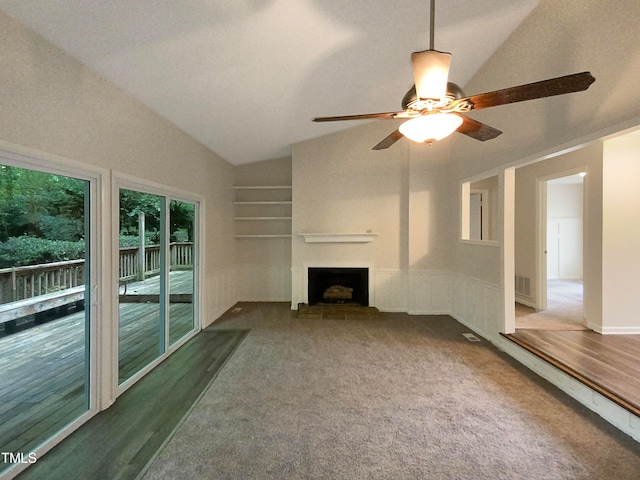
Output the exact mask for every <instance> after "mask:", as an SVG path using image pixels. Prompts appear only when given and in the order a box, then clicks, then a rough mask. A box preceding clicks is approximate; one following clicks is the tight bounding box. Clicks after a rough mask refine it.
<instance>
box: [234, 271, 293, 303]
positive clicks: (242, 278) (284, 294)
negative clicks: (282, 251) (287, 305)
mask: <svg viewBox="0 0 640 480" xmlns="http://www.w3.org/2000/svg"><path fill="white" fill-rule="evenodd" d="M236 268H237V271H238V283H237V289H238V298H239V299H240V300H246V301H251V302H288V301H289V300H290V299H291V269H290V268H289V267H288V266H278V265H259V264H248V265H240V266H238V267H236Z"/></svg>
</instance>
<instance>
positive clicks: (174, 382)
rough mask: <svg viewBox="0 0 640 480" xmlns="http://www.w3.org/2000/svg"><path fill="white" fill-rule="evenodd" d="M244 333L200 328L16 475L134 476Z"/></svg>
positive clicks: (51, 478)
mask: <svg viewBox="0 0 640 480" xmlns="http://www.w3.org/2000/svg"><path fill="white" fill-rule="evenodd" d="M247 333H248V330H240V329H233V330H223V329H216V330H203V331H202V332H200V333H199V334H198V335H196V336H195V337H194V338H192V339H191V340H189V341H188V342H187V343H186V344H185V345H183V346H182V347H180V349H179V350H178V351H176V352H175V353H174V354H173V355H171V356H170V357H169V358H167V359H166V360H165V361H164V362H162V363H161V364H160V365H159V366H158V367H156V368H155V369H154V370H153V371H152V372H150V373H149V374H147V375H146V376H145V377H144V378H143V379H142V380H140V381H139V382H138V383H136V384H135V385H134V386H133V387H131V388H130V389H129V390H127V391H126V392H125V393H124V394H122V395H121V396H120V397H119V398H118V400H117V401H116V403H115V404H114V405H113V406H111V407H110V408H109V409H107V410H105V411H103V412H100V413H99V414H97V415H96V416H95V417H93V418H91V419H90V420H89V421H88V422H87V423H85V424H84V425H82V426H81V427H80V428H79V429H78V430H77V431H75V432H74V433H73V434H71V435H70V436H69V437H67V438H66V439H65V440H63V441H62V442H61V443H60V444H59V445H57V446H56V447H55V448H53V449H52V450H51V451H50V452H48V453H47V454H46V455H45V456H43V457H42V458H39V459H38V461H37V462H36V463H35V464H33V465H32V466H31V467H29V468H28V469H27V470H26V471H24V472H23V473H21V474H20V475H19V476H18V477H17V478H19V479H20V480H28V479H31V480H36V479H47V480H57V479H59V480H72V479H79V480H80V479H82V480H86V479H94V478H95V479H98V478H104V479H110V478H117V479H120V480H126V479H135V478H136V477H137V476H138V475H139V474H140V473H141V472H142V470H143V469H144V467H145V466H146V465H147V463H148V462H149V460H150V459H151V458H152V457H153V455H154V454H155V453H156V452H157V451H158V449H159V448H160V447H161V445H162V444H163V443H164V441H165V440H166V439H167V438H168V436H169V435H170V434H171V432H172V431H173V430H174V429H175V428H176V426H177V425H178V423H179V422H180V420H181V419H182V418H183V417H184V416H185V415H186V414H187V413H188V411H189V409H190V408H191V406H192V405H193V404H194V403H195V401H196V400H197V399H198V397H199V396H200V394H201V393H202V392H203V391H204V390H205V389H206V387H207V386H208V385H209V384H210V383H211V381H212V380H213V379H214V378H215V376H216V374H217V372H218V371H219V370H220V368H221V367H222V366H223V365H224V363H225V362H226V360H227V358H229V356H230V355H231V354H232V353H233V352H234V351H235V349H236V348H237V346H238V345H239V344H240V343H241V342H242V340H243V339H244V337H245V336H246V335H247Z"/></svg>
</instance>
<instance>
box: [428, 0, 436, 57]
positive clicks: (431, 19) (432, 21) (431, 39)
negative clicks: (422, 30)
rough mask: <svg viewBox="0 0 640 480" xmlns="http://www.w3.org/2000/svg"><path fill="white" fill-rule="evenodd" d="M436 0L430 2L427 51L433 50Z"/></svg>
mask: <svg viewBox="0 0 640 480" xmlns="http://www.w3.org/2000/svg"><path fill="white" fill-rule="evenodd" d="M435 24H436V0H431V14H430V15H429V50H435V48H434V43H435V38H436V28H435Z"/></svg>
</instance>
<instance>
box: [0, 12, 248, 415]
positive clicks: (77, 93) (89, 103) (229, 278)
mask: <svg viewBox="0 0 640 480" xmlns="http://www.w3.org/2000/svg"><path fill="white" fill-rule="evenodd" d="M0 105H1V112H2V113H1V115H0V143H1V144H2V148H3V150H5V151H7V150H12V151H20V152H23V153H28V155H29V156H31V157H33V158H35V159H37V161H38V162H40V164H42V165H46V164H49V165H55V164H56V163H57V162H59V163H60V164H64V165H66V166H67V168H69V167H70V168H71V169H72V170H73V169H75V168H77V169H78V171H79V172H80V171H81V170H84V171H89V172H93V173H94V174H96V175H98V176H99V178H100V188H101V203H102V205H103V207H102V209H101V213H102V220H103V222H102V223H103V226H102V229H101V231H100V234H99V237H100V238H99V244H100V247H101V252H100V253H101V263H100V268H99V270H100V272H99V273H100V274H101V275H102V277H101V278H102V280H103V283H104V285H99V292H100V297H99V298H98V305H99V309H100V311H101V312H102V317H101V322H100V333H101V336H100V341H101V345H100V347H99V348H98V351H100V352H101V354H102V357H101V359H100V361H99V365H100V367H101V369H102V370H103V371H102V373H103V376H102V384H101V386H100V388H99V390H100V392H101V400H100V404H101V405H102V406H103V407H105V406H108V404H109V403H110V402H111V401H113V399H114V398H115V391H114V390H113V384H112V380H111V377H110V376H109V374H110V372H109V368H110V365H113V364H114V363H112V358H111V355H112V354H113V353H114V352H115V351H116V350H115V346H114V345H113V343H112V342H111V341H112V340H113V339H114V338H117V333H115V334H114V332H117V309H116V308H115V307H114V305H113V303H114V300H113V298H114V296H113V292H112V291H111V288H110V282H111V281H112V278H111V276H110V275H109V273H110V272H111V258H112V255H111V238H112V236H113V235H114V229H115V228H116V223H117V222H116V223H113V222H112V219H117V214H113V213H112V211H111V206H112V188H113V185H112V178H116V177H127V178H131V179H135V180H136V181H139V182H141V183H152V184H153V185H160V186H163V187H166V188H168V189H170V190H174V191H178V192H186V193H188V194H189V195H193V196H196V197H198V198H200V199H202V201H203V213H204V218H203V221H202V227H203V230H204V231H203V237H202V238H203V239H204V245H203V248H204V252H205V262H204V264H203V265H202V279H203V284H202V289H203V290H202V294H203V295H202V302H203V308H202V312H203V318H202V323H203V324H204V325H207V324H209V323H211V322H212V321H214V320H215V319H216V318H217V317H218V316H219V315H220V314H222V313H223V312H224V311H225V310H226V309H228V308H229V307H230V306H232V305H233V304H234V303H235V302H236V300H237V292H236V290H235V270H234V262H235V244H234V240H233V210H232V189H231V186H232V184H233V178H234V172H233V168H232V167H231V165H229V164H228V163H227V162H226V161H225V160H223V159H222V158H220V157H218V156H217V155H215V154H214V153H212V152H211V151H209V150H208V149H206V148H205V147H204V146H203V145H201V144H200V143H198V142H196V141H194V140H193V139H192V138H190V137H189V136H187V135H186V134H184V133H183V132H182V131H180V130H179V129H178V128H176V127H175V126H174V125H172V124H171V123H169V122H167V121H166V120H164V119H162V118H161V117H160V116H158V115H156V114H155V113H154V112H152V111H151V110H149V109H148V108H146V107H145V106H143V105H142V104H140V103H139V102H137V101H135V100H134V99H133V98H132V97H130V96H129V95H127V94H126V93H125V92H123V91H122V90H120V89H118V88H116V87H115V86H113V85H112V84H110V83H109V82H107V81H105V80H104V79H102V78H101V77H99V76H98V75H96V74H94V73H93V72H91V71H89V70H88V69H87V68H85V67H84V66H83V65H81V64H80V63H78V62H77V61H76V60H74V59H73V58H71V57H69V56H68V55H66V54H64V53H62V52H61V51H60V50H58V49H57V48H55V47H53V46H52V45H50V44H49V43H47V42H46V41H44V40H43V39H42V38H40V37H38V36H36V35H34V34H33V33H32V32H31V31H29V30H27V29H25V28H24V27H23V26H22V25H20V24H19V23H17V22H15V21H14V20H13V19H11V18H10V17H8V16H6V15H5V14H4V13H2V12H0Z"/></svg>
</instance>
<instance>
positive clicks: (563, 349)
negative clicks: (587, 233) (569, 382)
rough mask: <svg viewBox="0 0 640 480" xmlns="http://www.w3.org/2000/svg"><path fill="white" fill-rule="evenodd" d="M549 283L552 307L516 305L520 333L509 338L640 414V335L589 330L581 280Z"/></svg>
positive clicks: (552, 281)
mask: <svg viewBox="0 0 640 480" xmlns="http://www.w3.org/2000/svg"><path fill="white" fill-rule="evenodd" d="M547 286H548V295H547V297H548V298H547V307H548V308H547V310H545V311H541V312H535V311H533V309H527V308H528V307H523V306H519V305H518V304H516V333H514V334H511V335H505V337H507V338H508V339H510V340H512V341H513V342H515V343H517V344H518V345H520V346H521V347H523V348H525V349H526V350H528V351H530V352H532V353H533V354H535V355H537V356H538V357H540V358H542V359H543V360H545V361H547V362H549V363H551V364H552V365H554V366H555V367H557V368H559V369H560V370H562V371H564V372H566V373H567V374H569V375H571V376H572V377H574V378H575V379H576V380H579V381H580V382H582V383H584V384H585V385H587V386H588V387H590V388H592V389H594V390H595V391H597V392H599V393H600V394H602V395H603V396H605V397H607V398H608V399H610V400H611V401H613V402H615V403H617V404H618V405H620V406H622V407H624V408H626V409H627V410H629V411H631V412H632V413H634V414H635V415H638V416H640V335H601V334H599V333H596V332H593V331H591V330H589V329H587V328H586V327H585V326H584V318H583V314H582V311H583V294H582V290H583V287H582V282H581V281H566V280H557V279H556V280H549V281H548V285H547Z"/></svg>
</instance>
